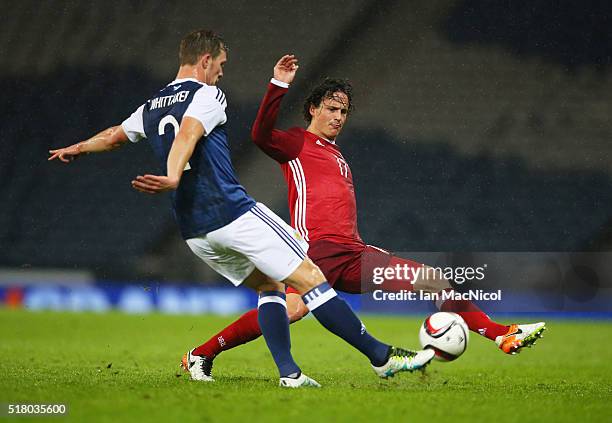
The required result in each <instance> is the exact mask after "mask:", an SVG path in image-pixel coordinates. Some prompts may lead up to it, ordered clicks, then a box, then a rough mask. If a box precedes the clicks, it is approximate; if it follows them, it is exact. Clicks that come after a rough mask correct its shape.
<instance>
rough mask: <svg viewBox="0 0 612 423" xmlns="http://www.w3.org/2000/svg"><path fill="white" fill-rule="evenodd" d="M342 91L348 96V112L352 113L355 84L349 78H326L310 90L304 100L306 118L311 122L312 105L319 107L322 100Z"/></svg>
mask: <svg viewBox="0 0 612 423" xmlns="http://www.w3.org/2000/svg"><path fill="white" fill-rule="evenodd" d="M337 92H341V93H344V94H346V96H347V97H348V101H349V104H348V112H349V113H351V112H352V111H353V110H354V109H355V108H354V107H353V86H352V85H351V83H350V82H349V81H348V80H347V79H337V78H325V79H324V80H323V81H321V82H320V83H319V84H318V85H316V86H314V87H313V88H312V89H311V90H310V94H309V95H308V97H306V100H304V110H303V113H304V120H305V121H306V122H307V123H310V121H311V120H312V116H311V115H310V106H315V107H319V106H320V105H321V102H322V101H323V100H324V99H326V98H334V93H337Z"/></svg>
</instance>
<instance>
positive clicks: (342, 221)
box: [251, 83, 364, 246]
mask: <svg viewBox="0 0 612 423" xmlns="http://www.w3.org/2000/svg"><path fill="white" fill-rule="evenodd" d="M287 91H288V89H287V88H283V87H280V86H278V85H275V84H273V83H270V84H269V85H268V91H267V92H266V95H265V96H264V98H263V100H262V102H261V106H260V107H259V111H258V113H257V118H256V119H255V122H254V123H253V128H252V130H251V136H252V138H253V141H254V142H255V144H257V145H258V146H259V147H260V148H261V149H262V150H263V151H264V152H265V153H266V154H267V155H269V156H270V157H272V158H273V159H274V160H276V161H277V162H279V163H280V165H281V168H282V171H283V175H285V181H286V182H287V187H288V197H289V198H288V200H289V210H290V212H291V225H292V226H293V227H294V228H295V229H296V230H297V231H298V232H299V233H300V234H301V235H302V236H303V237H304V239H306V241H309V242H312V241H318V240H329V241H333V242H337V243H342V244H347V243H348V244H359V245H360V246H363V245H364V243H363V241H362V240H361V237H360V236H359V231H358V229H357V204H356V201H355V190H354V188H353V176H352V174H351V169H350V167H349V165H348V163H347V161H346V160H345V159H344V157H343V156H342V153H341V152H340V149H339V148H338V146H337V145H336V144H334V143H331V142H329V141H327V140H325V139H323V138H319V137H317V136H316V135H315V134H312V133H310V132H308V131H306V130H304V129H302V128H298V127H295V128H290V129H289V130H287V131H281V130H278V129H275V128H274V125H275V124H276V119H277V116H278V111H279V109H280V103H281V101H282V98H283V96H284V95H285V94H286V93H287Z"/></svg>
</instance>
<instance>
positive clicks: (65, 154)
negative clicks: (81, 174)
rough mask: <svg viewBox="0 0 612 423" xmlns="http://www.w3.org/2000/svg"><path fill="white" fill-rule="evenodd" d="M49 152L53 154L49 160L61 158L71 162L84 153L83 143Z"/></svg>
mask: <svg viewBox="0 0 612 423" xmlns="http://www.w3.org/2000/svg"><path fill="white" fill-rule="evenodd" d="M49 154H51V157H49V158H48V159H47V160H54V159H60V160H61V161H62V162H64V163H70V162H71V161H73V160H74V159H76V158H77V157H79V156H80V155H81V154H82V152H81V145H80V144H73V145H71V146H69V147H64V148H60V149H58V150H49Z"/></svg>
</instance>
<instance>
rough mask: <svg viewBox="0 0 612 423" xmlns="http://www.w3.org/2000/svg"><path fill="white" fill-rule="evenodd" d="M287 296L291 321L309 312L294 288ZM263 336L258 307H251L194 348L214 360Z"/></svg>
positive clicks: (198, 352)
mask: <svg viewBox="0 0 612 423" xmlns="http://www.w3.org/2000/svg"><path fill="white" fill-rule="evenodd" d="M285 294H286V296H287V316H288V318H289V323H294V322H297V321H298V320H300V319H301V318H302V317H304V316H305V315H306V314H308V308H307V307H306V305H305V304H304V302H303V301H302V297H301V296H300V295H299V294H298V293H297V291H296V290H295V289H293V288H288V289H287V290H286V292H285ZM260 336H261V329H260V328H259V321H258V316H257V309H256V308H254V309H251V310H249V311H247V312H246V313H244V314H243V315H242V316H240V317H239V318H238V319H236V320H235V321H233V322H232V323H230V324H229V325H228V326H226V327H225V328H223V329H222V330H221V331H220V332H218V333H216V334H215V335H213V336H211V337H210V338H209V339H208V340H207V341H206V342H204V343H203V344H202V345H200V346H198V347H196V348H195V350H194V354H197V355H200V356H205V357H207V358H208V359H209V360H213V359H214V358H215V357H216V356H217V355H219V354H221V353H222V352H223V351H227V350H231V349H232V348H234V347H237V346H239V345H242V344H246V343H247V342H251V341H254V340H255V339H257V338H259V337H260Z"/></svg>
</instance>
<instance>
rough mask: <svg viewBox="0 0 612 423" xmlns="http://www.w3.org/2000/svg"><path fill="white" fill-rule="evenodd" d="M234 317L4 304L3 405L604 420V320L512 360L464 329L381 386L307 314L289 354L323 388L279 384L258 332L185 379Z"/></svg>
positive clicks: (413, 323) (410, 327)
mask: <svg viewBox="0 0 612 423" xmlns="http://www.w3.org/2000/svg"><path fill="white" fill-rule="evenodd" d="M231 320H232V318H221V317H214V316H198V317H188V316H166V315H157V314H153V315H142V316H139V315H137V316H130V315H125V314H118V313H111V314H100V315H98V314H70V313H51V312H49V313H32V312H25V311H12V310H0V358H1V360H0V403H2V402H4V403H7V402H27V403H37V402H44V403H55V402H58V403H66V404H68V405H69V407H70V411H69V415H68V417H61V418H53V419H52V420H53V421H59V420H62V421H79V422H93V421H108V422H119V421H130V422H133V421H138V420H140V421H146V422H158V421H177V422H190V421H198V422H201V421H213V422H222V421H242V422H245V423H252V422H256V421H267V422H271V421H284V422H291V423H293V422H296V421H331V420H333V421H352V422H360V421H368V422H370V421H375V422H382V421H402V422H404V421H410V422H418V421H439V422H446V421H452V422H453V423H454V422H463V421H466V422H468V421H469V422H474V421H495V422H500V421H516V422H518V421H537V422H544V421H554V422H574V421H589V422H592V421H610V420H609V419H610V415H611V414H612V405H611V404H612V364H611V359H612V354H611V353H610V344H609V343H608V342H610V335H611V334H612V330H611V329H612V324H611V323H602V322H566V321H555V322H549V324H548V327H549V330H548V332H547V333H546V336H545V338H544V339H542V340H541V341H540V342H538V345H536V347H535V348H533V349H531V350H526V351H524V352H523V353H522V354H520V355H518V356H505V355H504V354H502V353H501V352H500V351H498V350H497V349H496V348H495V346H494V345H493V344H492V343H491V342H490V341H487V340H485V339H483V338H481V337H479V336H475V335H474V334H473V333H472V334H471V335H472V336H471V340H470V345H469V347H468V350H467V352H466V353H465V354H464V356H463V357H461V358H460V359H459V360H457V361H456V362H453V363H434V364H433V365H432V366H430V367H429V368H428V370H427V373H426V374H425V375H420V374H402V375H399V376H397V377H396V378H395V379H391V380H389V381H383V380H379V379H378V378H376V377H375V375H374V373H373V372H372V370H371V369H370V368H369V365H368V363H367V361H366V360H365V359H364V358H363V357H362V356H361V355H360V354H358V353H356V352H354V351H352V350H351V349H350V348H349V347H348V346H346V345H344V344H343V343H342V342H340V341H339V340H337V339H336V338H334V337H333V336H332V335H329V334H328V333H326V332H325V331H324V330H323V329H322V328H320V327H319V326H318V324H317V322H316V321H314V320H313V319H306V320H304V321H302V322H299V323H298V324H296V325H293V326H292V336H293V352H294V355H295V357H296V359H297V361H298V363H300V365H301V366H302V368H303V369H304V370H305V371H306V372H307V373H308V374H309V375H311V376H312V377H314V378H315V379H317V380H318V381H319V382H321V383H322V384H323V386H324V388H323V389H320V390H312V389H310V390H305V389H302V390H291V391H290V390H282V389H280V388H278V387H277V386H276V385H277V383H278V380H277V376H276V369H275V367H274V364H273V362H272V359H271V358H270V357H269V355H268V353H267V350H266V348H265V345H264V342H263V340H262V339H259V340H257V341H255V342H253V343H251V344H249V345H246V346H242V347H240V348H237V349H235V350H233V351H229V352H226V353H223V354H222V355H221V356H219V358H218V359H217V360H216V362H215V367H214V374H215V377H216V379H217V382H215V383H197V382H191V381H189V380H188V379H187V376H186V375H185V376H184V375H182V374H181V373H180V372H179V369H178V366H177V365H178V362H179V359H180V356H181V355H182V354H183V352H184V351H185V350H186V349H187V347H191V346H194V345H196V344H198V343H199V341H200V340H203V339H204V338H207V337H208V336H210V335H212V334H213V333H214V331H215V330H216V329H219V328H221V327H222V326H223V325H225V324H227V323H229V322H230V321H231ZM364 321H365V323H366V324H367V325H368V329H369V330H370V332H372V333H373V334H375V335H376V336H377V337H379V338H381V339H383V340H386V341H388V342H391V343H396V344H399V345H405V346H408V347H410V346H415V345H416V344H417V331H418V320H416V319H408V318H389V317H366V318H364ZM111 363H112V365H110V364H111ZM109 365H110V368H109ZM5 419H6V418H2V417H0V420H5ZM40 419H41V417H38V418H36V419H32V420H34V421H41V420H40ZM145 419H146V420H145ZM7 420H14V419H7ZM27 420H28V419H24V418H20V419H18V421H27Z"/></svg>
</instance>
